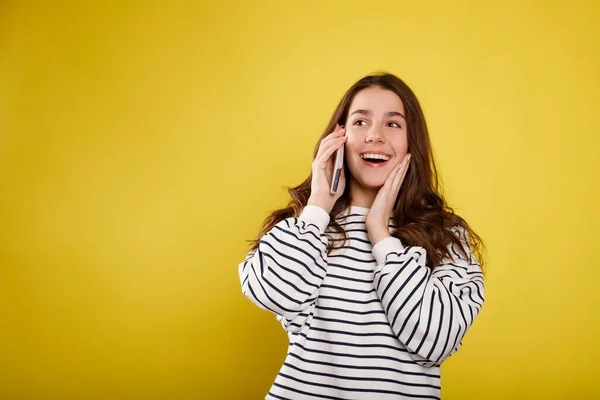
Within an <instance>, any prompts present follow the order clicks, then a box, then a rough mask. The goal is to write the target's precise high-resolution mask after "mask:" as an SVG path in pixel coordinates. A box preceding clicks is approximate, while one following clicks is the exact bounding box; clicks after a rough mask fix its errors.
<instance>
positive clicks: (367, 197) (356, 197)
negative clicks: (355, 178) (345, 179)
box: [350, 182, 379, 208]
mask: <svg viewBox="0 0 600 400" xmlns="http://www.w3.org/2000/svg"><path fill="white" fill-rule="evenodd" d="M378 191H379V189H375V188H366V187H363V186H361V185H359V184H358V183H356V182H352V183H351V184H350V194H351V199H352V204H351V205H353V206H357V207H363V208H371V206H372V205H373V202H374V201H375V196H377V192H378Z"/></svg>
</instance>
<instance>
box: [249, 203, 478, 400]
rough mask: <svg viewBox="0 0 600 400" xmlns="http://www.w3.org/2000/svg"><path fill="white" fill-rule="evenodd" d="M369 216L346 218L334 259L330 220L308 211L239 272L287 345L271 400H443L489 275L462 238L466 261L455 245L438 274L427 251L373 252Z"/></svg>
mask: <svg viewBox="0 0 600 400" xmlns="http://www.w3.org/2000/svg"><path fill="white" fill-rule="evenodd" d="M368 211H369V209H367V208H362V207H356V206H351V207H350V208H349V209H348V210H346V212H344V213H343V215H342V216H341V217H339V218H338V220H337V222H339V223H340V225H341V226H342V227H343V228H344V230H345V231H346V232H347V234H348V237H349V240H348V241H347V242H346V243H345V245H344V247H343V248H340V249H336V250H333V251H332V252H330V253H329V254H327V244H328V236H327V234H328V233H329V234H332V232H329V230H328V225H329V222H330V217H329V215H328V213H327V212H326V211H325V210H323V209H322V208H320V207H317V206H306V207H305V208H304V210H303V211H302V214H301V215H300V216H299V217H298V218H288V219H285V220H283V221H281V222H279V223H278V224H277V225H275V226H274V227H273V228H272V229H271V230H270V231H269V232H268V233H267V234H266V235H265V236H264V237H262V238H261V240H260V244H259V246H258V248H257V250H255V251H252V252H250V253H249V254H248V256H247V257H246V259H245V260H244V261H243V262H242V263H240V265H239V270H238V272H239V277H240V282H241V285H242V291H243V293H244V295H245V296H246V297H248V298H249V299H250V300H251V301H252V302H253V303H255V304H256V305H257V306H259V307H260V308H263V309H265V310H268V311H270V312H272V313H274V314H275V315H276V316H277V319H278V320H279V321H280V322H281V324H282V326H283V328H284V329H285V330H286V331H287V334H288V337H289V347H288V352H287V357H286V359H285V361H284V363H283V366H282V367H281V370H280V371H279V374H278V375H277V377H276V379H275V382H274V383H273V386H272V387H271V389H270V391H269V393H268V394H267V395H266V399H293V400H296V399H368V400H378V399H382V400H383V399H439V398H440V364H441V363H442V361H444V360H445V359H446V358H448V357H449V356H450V355H452V354H453V353H454V352H455V351H457V350H458V348H459V347H460V346H461V341H462V339H463V337H464V335H465V333H466V332H467V329H468V328H469V326H470V325H471V324H472V323H473V320H474V318H475V316H476V315H477V314H478V313H479V311H480V310H481V307H482V304H483V297H484V293H483V289H484V287H483V274H482V271H481V268H480V266H479V264H478V263H477V261H476V259H475V257H474V256H473V253H472V252H471V249H470V247H469V245H468V243H469V242H468V238H467V234H466V232H465V230H464V229H463V228H456V229H453V231H454V233H455V234H457V235H459V237H460V238H461V242H462V243H463V245H464V249H465V250H466V253H467V255H468V257H466V258H465V257H464V256H462V255H461V253H460V252H459V251H457V249H456V248H455V247H454V246H452V245H450V249H449V250H450V254H452V257H450V258H449V259H447V260H445V261H444V262H443V263H441V265H437V266H436V267H435V268H434V269H433V272H432V271H431V269H430V268H428V267H427V266H426V252H425V249H424V248H422V247H419V246H410V247H404V246H403V245H402V243H401V241H400V240H398V239H397V238H394V237H388V238H385V239H383V240H381V241H380V242H378V243H377V244H376V245H375V246H374V247H373V246H372V245H371V242H370V241H369V238H368V235H367V230H366V226H365V220H366V216H367V213H368ZM389 229H390V232H392V231H393V229H394V227H393V220H391V219H390V227H389Z"/></svg>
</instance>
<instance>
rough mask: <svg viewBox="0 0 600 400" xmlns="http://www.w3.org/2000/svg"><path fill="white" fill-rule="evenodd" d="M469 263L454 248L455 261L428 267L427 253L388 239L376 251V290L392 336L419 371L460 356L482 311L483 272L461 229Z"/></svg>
mask: <svg viewBox="0 0 600 400" xmlns="http://www.w3.org/2000/svg"><path fill="white" fill-rule="evenodd" d="M456 230H457V231H458V232H459V236H460V238H461V242H462V244H463V246H464V248H465V250H467V252H466V254H467V255H468V257H467V258H465V257H464V256H461V255H460V253H459V252H458V251H457V250H456V248H455V247H454V246H453V245H452V244H451V245H450V246H449V250H450V254H451V255H452V257H451V258H450V259H447V260H445V261H444V262H443V263H442V264H441V265H438V266H436V267H435V268H434V270H433V272H431V270H430V269H429V268H428V267H427V266H426V265H425V260H426V251H425V249H423V248H422V247H418V246H412V247H406V248H405V247H403V245H402V243H401V242H400V240H398V239H397V238H394V237H389V238H386V239H383V240H381V241H380V242H379V243H377V244H376V245H375V246H374V247H373V255H374V257H375V259H376V261H377V267H376V269H375V273H374V281H373V284H374V286H375V290H376V292H377V295H378V296H379V299H380V300H381V303H382V304H383V307H384V310H385V312H386V314H387V317H388V320H389V323H390V325H391V327H392V330H393V331H394V333H395V334H396V336H398V339H399V340H400V342H402V343H403V344H404V346H405V347H406V348H407V349H408V351H409V352H410V353H411V356H412V358H413V359H414V360H415V361H416V362H417V363H418V364H420V365H423V366H427V367H431V366H436V365H440V364H441V363H442V361H444V360H445V359H447V358H448V357H450V356H451V355H452V354H453V353H454V352H456V351H457V350H458V349H459V348H460V346H461V344H462V339H463V337H464V336H465V334H466V332H467V329H469V327H470V326H471V324H472V323H473V320H474V319H475V317H476V316H477V314H478V313H479V311H480V310H481V307H482V305H483V298H484V293H483V286H484V285H483V272H482V270H481V267H480V266H479V264H478V263H477V261H476V259H475V257H474V256H473V254H472V252H471V249H470V246H469V245H468V243H469V241H468V237H467V234H466V232H465V231H464V229H463V228H462V227H461V228H456Z"/></svg>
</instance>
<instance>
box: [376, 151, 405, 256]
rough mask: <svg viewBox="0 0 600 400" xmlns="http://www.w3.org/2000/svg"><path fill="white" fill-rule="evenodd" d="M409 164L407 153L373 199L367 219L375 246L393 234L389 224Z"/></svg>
mask: <svg viewBox="0 0 600 400" xmlns="http://www.w3.org/2000/svg"><path fill="white" fill-rule="evenodd" d="M409 165H410V154H407V155H406V156H405V157H404V159H403V160H402V163H401V164H400V166H398V167H394V168H393V169H392V171H391V172H390V174H389V175H388V177H387V179H386V180H385V183H384V184H383V186H382V187H381V189H379V192H378V193H377V196H376V197H375V200H374V201H373V205H372V206H371V209H370V210H369V214H368V215H367V220H366V226H367V232H368V235H369V240H370V241H371V244H372V245H373V246H375V245H376V244H377V243H378V242H379V241H381V240H382V239H385V238H386V237H389V236H391V235H390V232H389V228H388V224H389V221H390V217H391V215H392V212H393V211H394V203H395V202H396V198H397V197H398V193H399V192H400V187H401V186H402V182H403V181H404V177H405V176H406V172H407V171H408V167H409Z"/></svg>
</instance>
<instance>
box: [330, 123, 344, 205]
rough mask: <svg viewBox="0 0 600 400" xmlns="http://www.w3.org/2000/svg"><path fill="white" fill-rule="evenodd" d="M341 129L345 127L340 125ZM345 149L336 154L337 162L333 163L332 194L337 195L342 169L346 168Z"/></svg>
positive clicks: (340, 149)
mask: <svg viewBox="0 0 600 400" xmlns="http://www.w3.org/2000/svg"><path fill="white" fill-rule="evenodd" d="M340 129H344V125H340ZM344 147H345V145H343V146H342V147H340V148H339V149H337V151H336V152H335V160H334V162H333V176H332V177H331V190H330V192H331V194H336V193H337V189H338V186H339V183H340V177H341V176H342V168H344Z"/></svg>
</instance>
